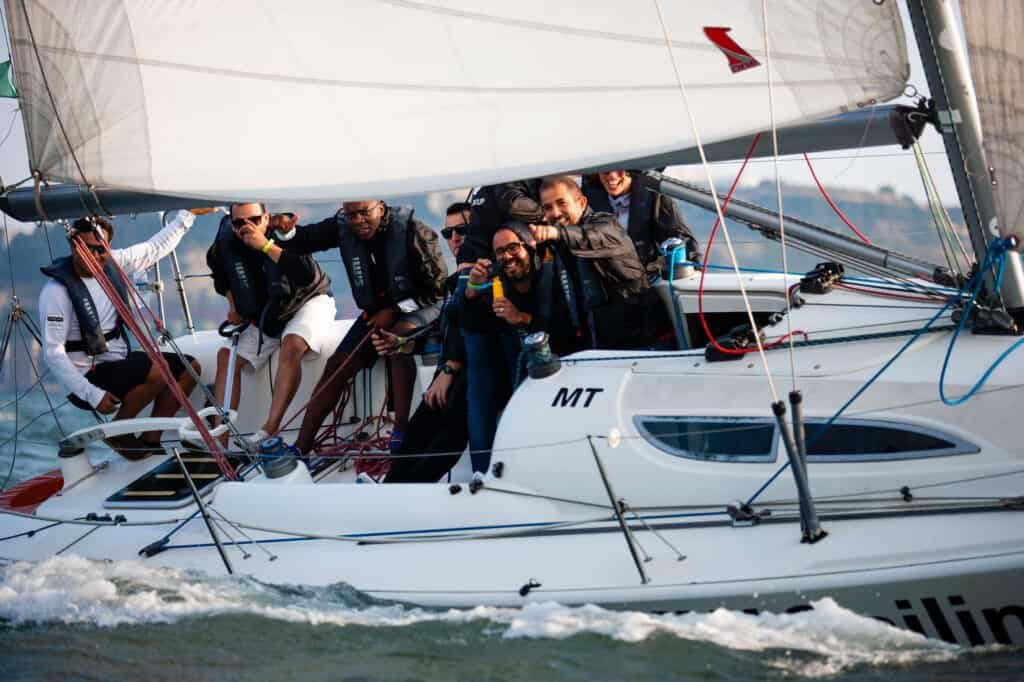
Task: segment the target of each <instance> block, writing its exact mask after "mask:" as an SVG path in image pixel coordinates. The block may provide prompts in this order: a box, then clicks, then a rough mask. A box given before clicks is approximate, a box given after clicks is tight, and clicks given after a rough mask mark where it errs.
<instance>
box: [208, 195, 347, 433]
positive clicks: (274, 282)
mask: <svg viewBox="0 0 1024 682" xmlns="http://www.w3.org/2000/svg"><path fill="white" fill-rule="evenodd" d="M275 238H276V239H275ZM278 239H280V235H277V234H275V233H273V232H272V231H271V230H270V214H268V213H267V209H266V206H265V205H264V204H261V203H248V204H232V206H231V211H230V213H229V215H228V216H227V217H226V218H225V219H224V220H223V221H222V222H221V227H220V230H218V233H217V238H216V240H215V241H214V243H213V245H212V246H211V247H210V250H209V251H208V252H207V254H206V263H207V265H209V267H210V271H211V272H212V273H213V285H214V288H215V289H216V290H217V293H218V294H220V295H222V296H224V297H226V298H227V299H228V314H227V321H228V322H230V323H231V324H234V325H239V324H243V323H246V322H248V323H249V326H248V327H246V328H245V329H244V330H243V331H242V332H241V334H240V335H239V337H238V351H237V352H238V358H237V361H236V362H235V369H234V376H233V377H232V381H231V387H232V390H231V401H230V407H231V408H232V409H235V408H237V407H238V401H239V397H240V395H241V373H242V369H243V368H245V367H250V368H252V370H253V371H256V370H258V369H260V368H261V367H262V366H263V365H264V364H266V362H267V361H268V360H269V359H270V356H271V355H273V353H274V351H276V350H278V349H280V351H281V352H280V353H279V354H278V359H277V373H276V374H275V376H274V390H273V397H272V399H271V402H270V412H269V413H268V414H267V419H266V421H265V422H264V423H263V426H262V427H261V428H260V429H259V430H258V431H256V433H255V434H253V435H252V437H251V438H250V439H249V441H248V442H247V443H245V445H246V446H247V447H255V446H257V445H259V443H260V442H261V441H262V440H264V439H265V438H267V437H268V436H273V435H276V434H277V431H278V430H279V429H280V428H281V419H282V418H283V417H284V413H285V410H287V409H288V405H290V404H291V401H292V398H294V397H295V392H296V391H297V390H298V388H299V383H300V382H301V381H302V359H303V357H305V356H306V354H307V353H310V354H312V355H314V356H316V355H319V354H320V353H321V352H322V350H323V345H324V343H325V341H326V340H327V334H328V333H329V331H330V328H331V323H332V322H333V321H334V317H335V314H336V313H337V308H336V306H335V304H334V297H333V296H332V294H331V280H330V278H329V277H328V276H327V273H325V272H324V271H323V269H322V268H321V267H320V265H319V264H318V263H317V262H316V260H315V259H314V258H313V257H312V256H310V255H308V254H306V255H304V254H296V253H293V252H290V251H286V250H283V249H282V248H281V247H280V246H278V245H277V240H278ZM229 343H230V342H225V345H224V347H222V348H221V349H220V350H219V351H218V352H217V379H216V384H215V389H214V392H215V395H216V398H217V401H218V403H219V404H223V401H224V391H225V388H226V384H227V379H228V376H227V375H228V365H229V364H230V362H229V359H230V348H229ZM328 350H330V349H328Z"/></svg>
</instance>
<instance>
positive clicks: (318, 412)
mask: <svg viewBox="0 0 1024 682" xmlns="http://www.w3.org/2000/svg"><path fill="white" fill-rule="evenodd" d="M346 359H348V353H346V352H345V351H343V350H341V348H338V349H337V350H336V351H334V354H333V355H332V356H331V357H330V358H329V359H328V360H327V363H326V364H325V366H324V373H323V374H322V375H321V376H320V380H319V381H317V384H316V388H315V389H313V394H314V397H313V398H312V399H311V400H310V401H309V405H308V406H307V407H306V414H304V415H303V417H302V428H300V429H299V437H298V438H297V439H296V441H295V447H297V448H298V449H299V451H300V452H303V453H308V452H309V451H310V450H312V449H313V441H314V440H316V432H317V431H319V430H320V425H321V424H323V423H324V419H326V418H327V415H329V414H330V413H331V411H332V410H333V409H334V407H335V405H337V404H338V399H339V398H340V397H341V392H342V391H343V390H344V389H345V386H346V385H347V384H348V382H349V381H350V380H351V379H352V377H353V376H355V374H356V372H358V371H359V370H361V369H363V368H364V367H365V363H364V362H363V360H362V359H360V358H359V357H355V358H353V359H352V361H351V362H349V363H348V364H347V365H345V369H344V370H343V371H341V372H339V373H338V375H337V376H335V377H334V378H333V379H332V378H331V375H333V374H334V372H335V371H337V369H338V368H339V367H341V365H342V364H343V363H344V362H345V360H346Z"/></svg>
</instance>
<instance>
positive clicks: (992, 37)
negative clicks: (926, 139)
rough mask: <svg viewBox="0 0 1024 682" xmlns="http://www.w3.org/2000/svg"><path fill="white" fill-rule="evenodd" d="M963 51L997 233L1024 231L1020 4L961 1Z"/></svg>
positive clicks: (1023, 9) (1015, 0) (1023, 17)
mask: <svg viewBox="0 0 1024 682" xmlns="http://www.w3.org/2000/svg"><path fill="white" fill-rule="evenodd" d="M961 3H962V5H961V7H962V11H963V17H964V32H965V34H966V37H967V52H968V54H969V56H970V63H971V76H972V79H973V80H974V87H975V95H976V98H977V101H978V113H979V115H980V116H981V127H982V135H983V137H982V146H983V147H984V149H985V158H986V160H987V161H988V165H989V166H990V167H991V168H992V172H993V176H994V180H995V182H994V184H993V187H992V190H993V193H994V194H995V200H996V210H997V211H998V213H999V222H1000V226H1001V227H1002V229H1003V233H1004V234H1006V233H1013V232H1017V233H1019V232H1020V230H1021V228H1024V105H1022V104H1021V86H1022V84H1024V41H1022V40H1021V36H1024V4H1022V3H1021V2H1020V1H1019V0H961Z"/></svg>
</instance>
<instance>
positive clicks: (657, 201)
mask: <svg viewBox="0 0 1024 682" xmlns="http://www.w3.org/2000/svg"><path fill="white" fill-rule="evenodd" d="M583 194H584V195H585V196H586V197H587V204H588V205H589V206H590V208H592V209H593V210H594V211H595V212H597V213H610V214H612V215H614V214H615V211H614V209H612V202H611V198H610V197H609V196H608V192H606V191H605V189H604V187H603V186H602V185H601V183H600V182H599V181H594V182H586V183H584V184H583ZM663 200H665V199H664V198H663V197H662V195H661V194H658V193H657V192H652V191H650V190H648V189H647V188H645V187H644V186H643V185H642V184H641V183H640V182H637V181H634V182H633V184H632V186H631V187H630V188H629V224H628V225H627V226H626V234H628V235H629V238H630V240H632V242H633V245H634V246H636V252H637V255H638V256H639V257H640V262H641V264H643V265H644V267H645V268H646V267H647V266H648V265H649V264H651V263H657V270H658V271H660V270H661V265H662V258H661V252H660V251H659V250H658V247H659V246H660V244H659V243H658V239H657V237H656V236H655V231H654V227H655V225H656V224H657V222H658V220H659V215H658V214H659V212H660V211H661V202H662V201H663Z"/></svg>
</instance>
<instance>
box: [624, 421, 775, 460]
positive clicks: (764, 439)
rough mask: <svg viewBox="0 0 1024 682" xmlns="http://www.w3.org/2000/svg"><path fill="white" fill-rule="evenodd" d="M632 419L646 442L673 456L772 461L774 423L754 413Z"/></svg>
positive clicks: (700, 458)
mask: <svg viewBox="0 0 1024 682" xmlns="http://www.w3.org/2000/svg"><path fill="white" fill-rule="evenodd" d="M634 423H635V424H636V426H637V428H638V429H639V431H640V433H641V435H642V436H643V437H644V439H645V440H647V442H649V443H650V444H651V445H653V446H655V447H656V448H658V449H659V450H662V451H663V452H667V453H668V454H670V455H674V456H675V457H685V458H687V459H696V460H703V461H711V462H772V461H774V460H775V456H776V441H777V439H776V437H775V423H774V422H773V421H772V420H771V419H767V418H763V419H762V418H756V417H650V416H638V417H635V418H634Z"/></svg>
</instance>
